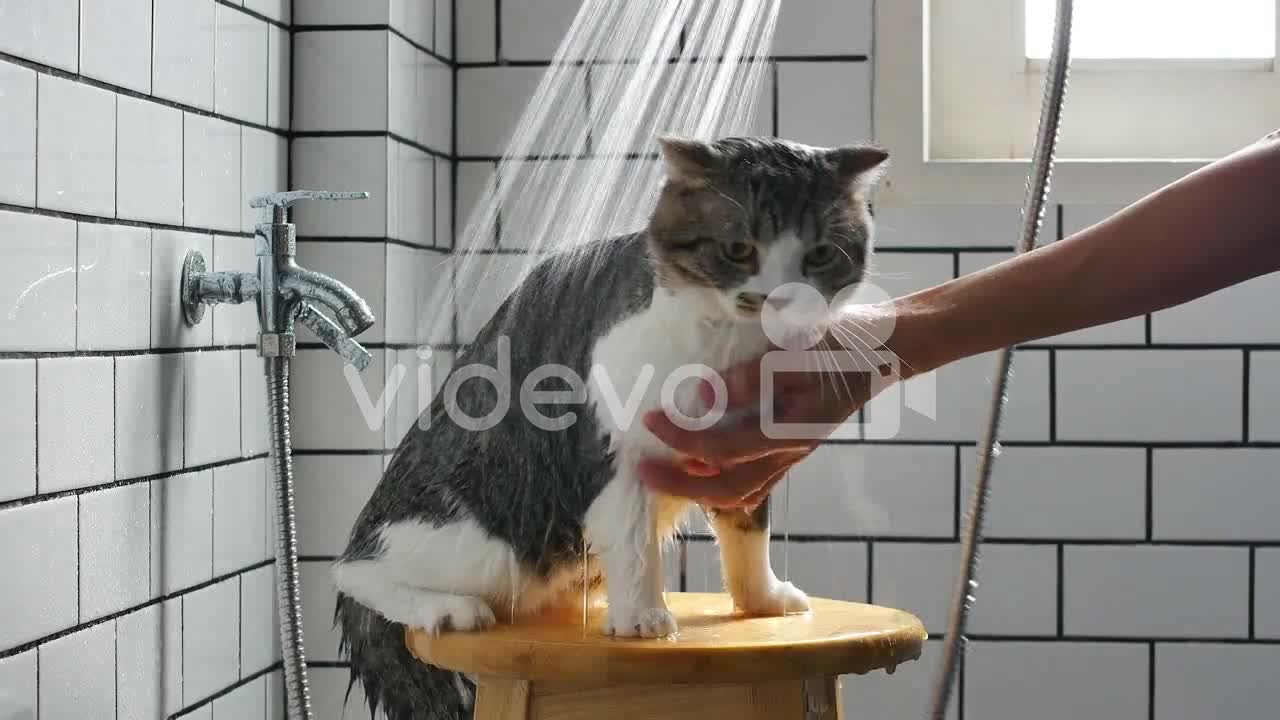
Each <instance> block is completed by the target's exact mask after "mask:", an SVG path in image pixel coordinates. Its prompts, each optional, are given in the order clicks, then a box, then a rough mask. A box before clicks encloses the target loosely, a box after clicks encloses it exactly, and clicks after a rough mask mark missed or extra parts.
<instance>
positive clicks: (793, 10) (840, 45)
mask: <svg viewBox="0 0 1280 720" xmlns="http://www.w3.org/2000/svg"><path fill="white" fill-rule="evenodd" d="M871 5H872V3H871V0H787V2H785V3H782V7H781V8H780V9H779V12H778V25H777V29H776V30H775V31H774V36H773V47H772V53H773V54H774V55H782V56H789V55H870V54H871V47H872V44H871V33H872V28H873V27H874V22H873V20H872V16H871ZM504 40H505V38H504Z"/></svg>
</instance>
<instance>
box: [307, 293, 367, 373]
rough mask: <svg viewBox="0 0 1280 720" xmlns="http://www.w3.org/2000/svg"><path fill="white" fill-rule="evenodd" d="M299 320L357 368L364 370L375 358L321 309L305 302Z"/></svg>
mask: <svg viewBox="0 0 1280 720" xmlns="http://www.w3.org/2000/svg"><path fill="white" fill-rule="evenodd" d="M298 320H300V321H301V322H302V324H303V325H306V326H307V327H308V328H310V330H311V332H313V333H315V334H316V337H318V338H320V340H321V341H322V342H323V343H324V344H325V345H328V346H329V349H330V350H333V351H334V352H336V353H338V354H339V355H341V356H342V359H343V360H346V361H347V363H348V364H350V365H353V366H355V368H356V369H357V370H364V369H365V368H366V367H368V366H369V361H371V360H372V359H373V356H372V355H370V354H369V351H368V350H365V349H364V347H363V346H361V345H360V343H358V342H356V341H355V340H352V339H351V338H350V337H348V336H347V334H346V333H344V332H343V331H342V328H340V327H338V324H337V323H335V322H334V321H332V320H330V319H329V318H327V317H325V316H324V315H321V314H320V311H318V310H316V309H315V308H314V307H312V306H311V305H308V304H306V303H303V305H302V309H301V310H300V311H299V312H298Z"/></svg>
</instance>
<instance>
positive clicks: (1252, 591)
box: [1249, 547, 1258, 638]
mask: <svg viewBox="0 0 1280 720" xmlns="http://www.w3.org/2000/svg"><path fill="white" fill-rule="evenodd" d="M1257 576H1258V549H1257V548H1253V547H1251V548H1249V637H1250V638H1256V637H1257V623H1256V622H1255V617H1256V615H1255V610H1256V608H1255V607H1254V606H1255V604H1256V603H1255V599H1254V596H1255V595H1256V594H1257V581H1258V580H1257Z"/></svg>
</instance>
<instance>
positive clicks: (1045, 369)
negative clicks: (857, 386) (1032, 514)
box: [864, 350, 1061, 441]
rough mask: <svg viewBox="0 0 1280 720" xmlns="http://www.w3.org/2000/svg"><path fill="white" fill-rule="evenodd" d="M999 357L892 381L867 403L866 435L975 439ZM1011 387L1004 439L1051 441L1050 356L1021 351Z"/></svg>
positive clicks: (971, 360) (974, 359) (962, 362)
mask: <svg viewBox="0 0 1280 720" xmlns="http://www.w3.org/2000/svg"><path fill="white" fill-rule="evenodd" d="M995 355H996V354H995V353H985V354H982V355H977V356H974V357H970V358H965V359H964V360H959V361H957V362H954V363H951V364H950V365H945V366H943V367H941V368H939V369H938V370H935V371H933V372H931V373H927V374H925V375H917V376H915V377H913V378H911V379H910V380H907V381H906V382H905V383H895V384H893V385H891V386H890V387H889V388H888V389H886V390H884V391H882V392H881V393H880V394H879V395H877V396H876V397H875V398H874V399H872V400H871V402H869V403H867V405H866V417H865V420H864V422H865V423H866V434H867V437H868V438H874V439H898V438H901V439H913V440H950V441H965V440H968V441H973V440H976V439H977V438H978V434H979V432H980V428H981V423H982V422H983V420H984V419H985V418H986V415H987V406H988V404H989V403H990V399H991V377H992V375H993V373H994V372H995V360H996V357H995ZM1059 366H1061V362H1059ZM1059 379H1061V370H1059ZM1008 391H1009V402H1008V404H1007V405H1006V406H1005V410H1004V423H1003V426H1002V433H1001V438H1002V439H1004V440H1048V439H1049V354H1048V353H1047V352H1036V351H1026V350H1024V351H1022V352H1019V353H1018V354H1017V355H1016V356H1015V357H1014V359H1013V377H1012V378H1011V379H1010V381H1009V385H1008Z"/></svg>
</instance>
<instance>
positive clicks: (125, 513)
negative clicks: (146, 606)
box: [79, 483, 151, 622]
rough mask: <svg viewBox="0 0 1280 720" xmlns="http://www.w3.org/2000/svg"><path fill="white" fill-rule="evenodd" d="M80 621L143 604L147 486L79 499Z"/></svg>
mask: <svg viewBox="0 0 1280 720" xmlns="http://www.w3.org/2000/svg"><path fill="white" fill-rule="evenodd" d="M79 522H80V620H81V621H82V622H83V621H85V620H95V619H97V618H100V617H102V616H104V615H110V614H113V613H118V612H120V611H122V610H124V609H126V608H130V607H133V606H135V605H139V604H141V603H143V602H145V601H146V600H147V599H148V598H149V597H150V591H151V588H150V582H151V581H150V578H151V488H150V487H149V486H148V485H147V483H137V484H134V485H126V486H124V487H118V488H111V489H109V490H103V491H102V492H95V493H89V494H87V495H84V496H83V497H81V498H80V519H79Z"/></svg>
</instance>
